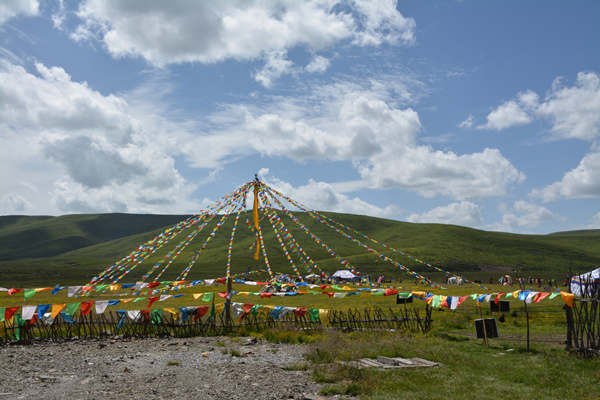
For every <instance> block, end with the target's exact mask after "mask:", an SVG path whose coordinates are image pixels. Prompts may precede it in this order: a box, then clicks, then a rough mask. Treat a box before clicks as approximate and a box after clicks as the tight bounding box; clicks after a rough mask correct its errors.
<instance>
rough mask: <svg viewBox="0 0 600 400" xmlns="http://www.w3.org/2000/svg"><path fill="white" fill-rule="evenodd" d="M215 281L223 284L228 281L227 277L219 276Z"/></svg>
mask: <svg viewBox="0 0 600 400" xmlns="http://www.w3.org/2000/svg"><path fill="white" fill-rule="evenodd" d="M215 281H216V282H218V283H220V284H221V285H224V284H225V282H226V280H225V278H218V279H215Z"/></svg>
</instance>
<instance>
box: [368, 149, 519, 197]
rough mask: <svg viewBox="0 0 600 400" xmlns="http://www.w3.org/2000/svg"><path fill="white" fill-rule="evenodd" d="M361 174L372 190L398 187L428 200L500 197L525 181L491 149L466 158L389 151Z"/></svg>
mask: <svg viewBox="0 0 600 400" xmlns="http://www.w3.org/2000/svg"><path fill="white" fill-rule="evenodd" d="M359 172H360V174H361V176H362V177H363V179H366V180H367V181H369V182H370V187H372V188H391V187H399V188H404V189H408V190H412V191H414V192H417V193H419V194H421V195H422V196H425V197H434V196H447V197H450V198H454V199H457V200H468V199H481V198H487V197H494V196H501V195H504V194H506V193H507V188H508V187H509V186H511V185H513V184H517V183H522V182H523V181H524V180H525V175H524V174H523V173H522V172H519V171H518V170H517V169H516V168H515V167H514V166H513V165H512V164H511V162H510V161H508V160H507V159H506V158H505V157H504V156H503V155H502V153H500V151H499V150H497V149H489V148H486V149H484V150H483V151H481V152H477V153H471V154H463V155H458V154H455V153H453V152H444V151H440V150H433V149H432V148H430V147H428V146H414V147H407V148H405V149H398V150H397V151H393V149H388V151H386V152H384V153H382V154H381V155H380V156H379V157H372V158H371V159H370V160H369V161H368V163H366V165H365V166H364V167H360V168H359Z"/></svg>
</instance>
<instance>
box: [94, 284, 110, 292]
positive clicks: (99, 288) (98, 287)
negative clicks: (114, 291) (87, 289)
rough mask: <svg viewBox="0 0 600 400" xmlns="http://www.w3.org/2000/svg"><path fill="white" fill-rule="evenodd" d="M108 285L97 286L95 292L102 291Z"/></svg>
mask: <svg viewBox="0 0 600 400" xmlns="http://www.w3.org/2000/svg"><path fill="white" fill-rule="evenodd" d="M107 286H108V285H98V286H96V292H99V291H101V290H102V289H104V288H105V287H107Z"/></svg>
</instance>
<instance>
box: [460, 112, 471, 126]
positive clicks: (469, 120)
mask: <svg viewBox="0 0 600 400" xmlns="http://www.w3.org/2000/svg"><path fill="white" fill-rule="evenodd" d="M474 118H475V117H473V115H472V114H469V116H468V117H467V119H465V120H464V121H462V122H461V123H460V124H458V127H459V128H471V127H472V126H473V120H474Z"/></svg>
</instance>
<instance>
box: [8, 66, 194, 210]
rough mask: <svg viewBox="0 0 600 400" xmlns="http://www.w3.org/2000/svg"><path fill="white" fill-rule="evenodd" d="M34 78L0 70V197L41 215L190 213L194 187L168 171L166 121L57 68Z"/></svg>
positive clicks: (169, 152)
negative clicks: (12, 199)
mask: <svg viewBox="0 0 600 400" xmlns="http://www.w3.org/2000/svg"><path fill="white" fill-rule="evenodd" d="M36 70H37V71H36V72H37V73H38V74H39V75H34V74H32V73H29V72H28V71H27V70H25V68H23V67H22V66H16V65H13V64H9V63H6V62H4V63H1V64H0V144H2V145H4V146H0V147H1V148H2V150H1V151H0V155H1V157H0V160H1V161H0V162H1V163H2V168H0V170H1V171H2V172H1V173H0V176H1V177H2V179H1V180H0V192H5V193H6V192H10V193H15V194H16V195H19V196H21V197H22V198H23V199H26V200H27V201H28V202H30V203H31V204H32V205H33V206H34V207H33V208H34V209H36V210H40V211H42V212H47V213H48V212H50V213H55V212H56V211H59V212H74V211H130V212H152V211H161V212H168V211H173V212H181V211H184V210H186V211H189V210H193V209H195V206H194V203H193V202H192V201H190V200H189V195H190V194H191V192H192V191H193V190H194V186H192V185H190V184H188V183H187V182H186V181H185V179H184V178H183V177H182V176H181V175H180V174H179V172H178V171H177V170H176V169H175V167H174V159H173V154H176V152H175V151H174V150H173V149H172V147H171V146H170V145H169V142H170V141H171V142H172V141H173V140H174V139H173V136H172V135H170V132H169V129H165V130H163V129H164V128H165V127H166V125H167V124H168V123H169V122H168V121H165V120H164V119H163V118H161V117H160V116H156V115H152V114H148V113H147V110H146V109H143V108H141V109H138V108H136V107H135V106H134V105H133V104H132V103H130V102H129V101H128V100H127V99H125V98H124V97H121V96H116V95H107V96H105V95H103V94H101V93H99V92H97V91H94V90H92V89H90V88H89V87H88V86H87V84H86V83H85V82H83V83H80V82H75V81H73V80H72V79H71V77H70V76H69V75H68V73H67V72H66V71H65V70H63V69H62V68H58V67H52V68H49V67H46V66H45V65H43V64H40V63H38V64H36ZM159 133H160V135H159ZM16 182H23V183H25V185H24V186H23V185H17V184H16ZM30 188H36V190H38V191H39V193H38V194H36V195H34V194H33V193H31V189H30ZM48 197H50V198H51V201H52V202H53V203H54V206H55V208H54V209H48Z"/></svg>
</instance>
